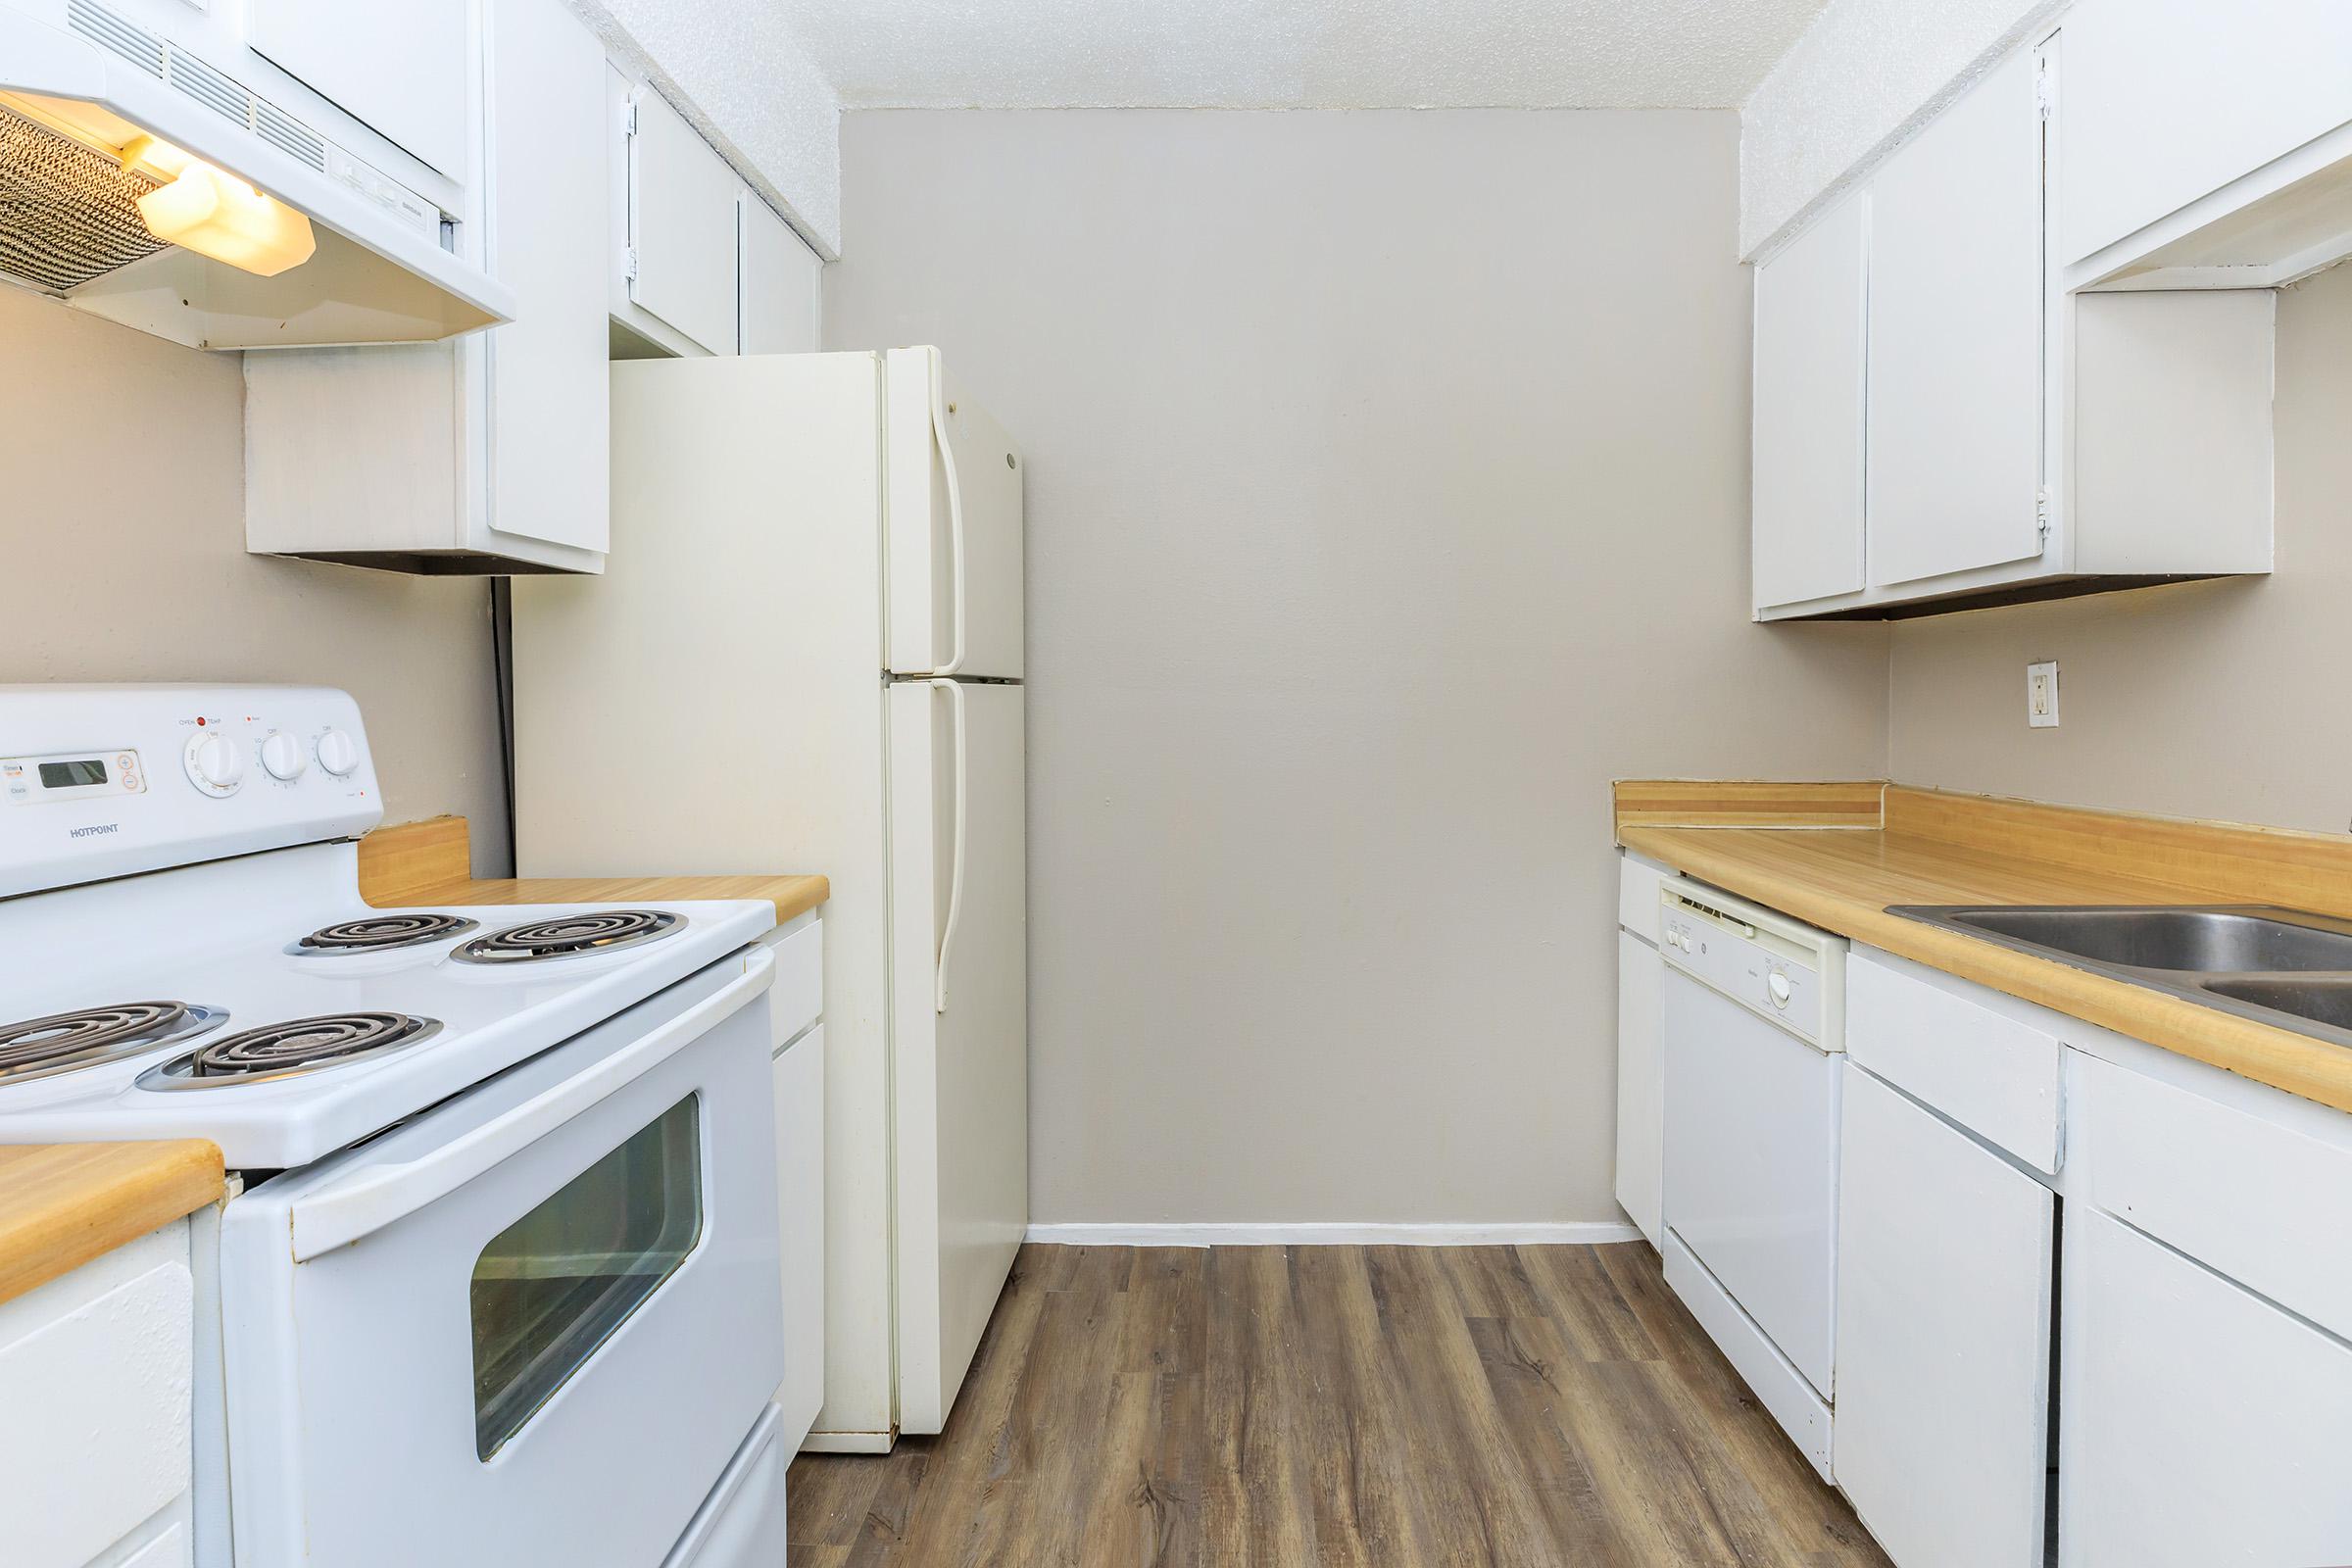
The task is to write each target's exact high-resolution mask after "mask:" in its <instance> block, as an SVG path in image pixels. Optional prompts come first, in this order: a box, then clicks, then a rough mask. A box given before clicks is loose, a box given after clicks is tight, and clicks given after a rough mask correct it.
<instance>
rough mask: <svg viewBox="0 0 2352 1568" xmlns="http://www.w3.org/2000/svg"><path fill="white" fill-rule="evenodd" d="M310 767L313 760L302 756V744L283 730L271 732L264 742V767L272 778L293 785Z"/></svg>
mask: <svg viewBox="0 0 2352 1568" xmlns="http://www.w3.org/2000/svg"><path fill="white" fill-rule="evenodd" d="M310 765H311V760H310V759H309V758H307V757H305V756H303V755H302V743H301V742H300V741H297V740H296V739H295V738H294V737H293V736H291V735H288V734H287V733H286V732H285V731H283V730H275V729H273V730H271V731H270V734H269V737H268V738H267V739H265V740H264V741H263V742H262V766H263V767H265V768H267V769H269V771H270V777H271V778H274V779H279V780H282V781H285V782H288V783H291V782H292V781H293V780H295V779H298V778H300V777H302V770H303V769H304V768H306V767H308V766H310Z"/></svg>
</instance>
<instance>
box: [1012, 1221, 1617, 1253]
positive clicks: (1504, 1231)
mask: <svg viewBox="0 0 2352 1568" xmlns="http://www.w3.org/2000/svg"><path fill="white" fill-rule="evenodd" d="M1641 1239H1642V1233H1641V1232H1640V1231H1639V1230H1636V1229H1635V1228H1634V1227H1633V1226H1631V1225H1626V1224H1621V1223H1619V1222H1617V1221H1614V1220H1568V1221H1558V1222H1554V1221H1546V1220H1530V1221H1527V1222H1524V1223H1520V1224H1505V1225H1377V1224H1374V1225H1358V1224H1350V1223H1346V1222H1340V1223H1330V1222H1321V1221H1317V1222H1309V1223H1303V1224H1287V1223H1273V1224H1254V1223H1252V1224H1239V1225H1226V1224H1214V1223H1210V1224H1173V1225H1095V1224H1077V1225H1032V1226H1030V1227H1029V1240H1031V1241H1033V1242H1044V1243H1048V1244H1050V1245H1053V1246H1056V1247H1596V1246H1600V1245H1602V1244H1604V1243H1611V1242H1638V1241H1640V1240H1641Z"/></svg>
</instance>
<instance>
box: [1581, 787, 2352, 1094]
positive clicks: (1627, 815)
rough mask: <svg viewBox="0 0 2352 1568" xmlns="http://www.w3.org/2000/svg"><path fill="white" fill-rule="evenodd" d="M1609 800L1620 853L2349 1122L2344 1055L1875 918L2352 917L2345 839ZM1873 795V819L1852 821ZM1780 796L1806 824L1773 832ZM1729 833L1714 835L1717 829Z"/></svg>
mask: <svg viewBox="0 0 2352 1568" xmlns="http://www.w3.org/2000/svg"><path fill="white" fill-rule="evenodd" d="M1791 788H1792V787H1791V786H1786V785H1775V786H1762V785H1745V784H1731V785H1723V786H1704V785H1691V784H1673V785H1662V784H1652V783H1633V784H1623V785H1620V786H1618V816H1617V820H1618V828H1617V838H1618V842H1619V843H1621V844H1623V845H1624V846H1625V847H1626V848H1628V849H1631V850H1634V851H1636V852H1638V853H1640V854H1642V855H1645V856H1648V857H1649V858H1651V859H1654V860H1659V861H1662V862H1664V863H1665V864H1667V865H1670V866H1672V867H1674V868H1675V869H1676V870H1678V871H1681V872H1683V873H1685V874H1686V875H1689V876H1691V877H1695V878H1697V879H1698V880H1699V881H1702V882H1707V883H1711V884H1713V885H1714V886H1716V887H1719V888H1722V889H1724V890H1725V891H1726V892H1729V893H1734V894H1737V895H1739V896H1740V897H1741V898H1746V899H1752V900H1754V901H1755V902H1756V903H1758V904H1762V905H1765V906H1768V907H1772V908H1775V909H1780V910H1782V911H1784V912H1786V913H1788V914H1790V915H1793V916H1794V917H1796V918H1797V919H1799V920H1803V921H1806V922H1808V923H1809V924H1813V925H1817V926H1820V927H1822V928H1824V929H1825V930H1829V931H1834V932H1837V933H1838V935H1840V936H1845V937H1850V938H1852V939H1853V940H1855V941H1857V942H1866V943H1868V944H1870V945H1871V946H1872V947H1875V948H1879V949H1882V950H1884V951H1886V952H1887V953H1892V954H1895V955H1897V956H1901V957H1905V958H1909V959H1912V960H1913V961H1915V962H1918V963H1924V964H1927V965H1929V966H1931V967H1933V968H1936V969H1940V970H1942V971H1944V972H1945V973H1947V974H1952V975H1957V976H1959V977H1960V978H1961V979H1964V980H1972V981H1975V982H1976V983H1978V984H1980V985H1985V986H1989V987H1991V988H1992V989H1994V990H1996V991H2002V992H2006V993H2008V994H2009V995H2010V996H2013V997H2019V998H2023V999H2024V1000H2025V1001H2028V1002H2032V1003H2036V1004H2038V1005H2042V1006H2045V1007H2049V1008H2051V1009H2053V1010H2055V1011H2058V1012H2062V1013H2065V1014H2067V1015H2069V1016H2070V1017H2076V1018H2081V1019H2082V1020H2084V1021H2085V1022H2088V1023H2093V1024H2097V1025H2099V1026H2100V1027H2102V1028H2105V1029H2112V1030H2114V1031H2115V1032H2116V1033H2118V1034H2124V1035H2130V1036H2131V1037H2133V1038H2134V1039H2138V1040H2144V1041H2147V1042H2148V1043H2149V1044H2151V1045H2155V1046H2161V1047H2163V1048H2164V1049H2166V1050H2168V1051H2172V1052H2177V1053H2179V1054H2181V1055H2184V1056H2190V1057H2193V1058H2195V1059H2196V1060H2198V1061H2203V1062H2208V1063H2211V1064H2212V1065H2214V1066H2216V1067H2222V1068H2226V1069H2228V1070H2229V1071H2230V1072H2234V1073H2238V1074H2241V1075H2242V1076H2244V1077H2247V1078H2251V1079H2254V1080H2256V1081H2257V1082H2260V1083H2265V1084H2269V1085H2271V1086H2273V1087H2275V1088H2278V1089H2283V1090H2286V1091H2288V1092H2289V1093H2291V1094H2296V1095H2300V1096H2302V1097H2303V1098H2305V1099H2307V1100H2316V1101H2318V1102H2320V1103H2322V1104H2326V1105H2331V1106H2333V1107H2335V1108H2336V1109H2338V1110H2347V1111H2352V1051H2348V1050H2346V1049H2344V1048H2343V1047H2340V1046H2334V1045H2329V1044H2327V1042H2325V1041H2320V1040H2314V1039H2311V1038H2309V1037H2307V1036H2304V1035H2299V1034H2295V1033H2292V1032H2290V1031H2288V1030H2285V1029H2277V1028H2273V1027H2271V1026H2269V1025H2267V1024H2262V1023H2257V1022H2255V1021H2253V1020H2251V1019H2247V1018H2240V1017H2237V1016H2235V1015H2233V1014H2230V1013H2226V1012H2222V1011H2220V1010H2218V1009H2215V1008H2212V1007H2205V1006H2200V1005H2197V1004H2195V1003H2192V1002H2187V1001H2183V1000H2181V999H2180V998H2176V997H2171V996H2167V995H2165V994H2163V993H2161V992H2156V991H2150V990H2147V989H2145V988H2144V987H2140V986H2134V985H2131V984H2128V983H2126V982H2124V981H2121V980H2113V979H2109V978H2107V977H2106V976H2104V975H2098V974H2092V973H2089V972H2088V971H2086V970H2082V969H2076V968H2071V967H2069V966H2067V965H2065V964H2062V963H2057V962H2053V961H2051V960H2049V959H2045V958H2037V957H2034V956H2031V955H2028V954H2023V953H2017V952H2014V951H2012V950H2010V949H2008V948H2003V947H1998V946H1996V945H1994V944H1993V943H1990V942H1985V941H1981V940H1979V939H1977V938H1974V937H1969V936H1964V935H1962V934H1960V933H1958V932H1955V931H1945V930H1941V929H1939V928H1937V927H1935V926H1929V925H1922V924H1920V923H1919V922H1917V921H1915V920H1908V919H1905V918H1903V917H1902V916H1900V915H1891V914H1888V913H1887V907H1889V906H1893V905H1906V904H2272V905H2278V906H2282V907H2288V908H2300V909H2309V910H2312V911H2314V912H2318V913H2326V914H2336V915H2352V839H2345V838H2341V837H2338V836H2336V835H2332V834H2320V833H2299V832H2290V831H2284V830H2279V829H2272V828H2255V827H2241V826H2235V825H2232V824H2227V823H2210V822H2180V821H2175V820H2172V819H2169V818H2159V817H2144V816H2133V815H2129V814H2126V813H2120V812H2105V811H2086V810H2079V809H2072V808H2065V807H2052V806H2039V805H2033V804H2030V803H2025V802H2017V801H2001V800H1994V799H1990V798H1988V797H1981V796H1962V795H1947V794H1943V793H1941V792H1938V791H1931V790H1914V789H1908V788H1905V787H1903V786H1900V785H1885V786H1881V785H1876V784H1872V785H1863V786H1856V785H1816V786H1796V787H1794V788H1796V789H1798V790H1801V791H1820V792H1824V793H1823V794H1822V795H1820V796H1818V797H1811V798H1808V797H1807V796H1805V795H1802V794H1799V795H1795V796H1790V795H1789V793H1788V792H1789V790H1790V789H1791ZM1857 789H1861V790H1867V791H1871V792H1875V793H1877V794H1878V795H1879V796H1880V798H1881V807H1880V811H1879V813H1878V815H1877V819H1876V820H1867V819H1865V818H1863V817H1861V816H1859V815H1858V814H1857V813H1856V812H1855V811H1853V810H1852V809H1851V801H1852V796H1853V792H1854V791H1856V790H1857ZM1776 798H1777V799H1779V800H1780V801H1781V802H1782V803H1783V804H1784V805H1785V806H1786V808H1787V809H1788V812H1789V816H1790V817H1809V818H1811V819H1812V822H1813V823H1818V822H1819V821H1820V820H1821V817H1822V814H1823V812H1822V808H1823V802H1824V801H1830V802H1834V803H1835V806H1834V809H1833V813H1832V814H1834V815H1836V817H1837V818H1838V820H1840V821H1844V822H1847V823H1852V824H1857V825H1846V826H1821V825H1810V824H1808V825H1804V826H1786V827H1783V826H1770V825H1764V824H1767V823H1769V822H1771V821H1772V820H1773V819H1774V818H1773V809H1774V808H1773V806H1772V805H1771V804H1770V803H1771V802H1772V801H1774V800H1775V799H1776ZM1719 822H1720V823H1736V824H1738V825H1720V826H1719V825H1713V824H1715V823H1719Z"/></svg>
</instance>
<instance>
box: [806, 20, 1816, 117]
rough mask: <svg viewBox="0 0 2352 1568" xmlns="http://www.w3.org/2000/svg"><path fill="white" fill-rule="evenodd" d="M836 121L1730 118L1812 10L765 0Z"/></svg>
mask: <svg viewBox="0 0 2352 1568" xmlns="http://www.w3.org/2000/svg"><path fill="white" fill-rule="evenodd" d="M767 3H769V4H772V5H775V6H777V7H778V8H780V9H781V10H782V11H783V12H784V14H785V17H786V19H787V20H786V25H787V26H788V27H789V28H790V29H791V30H792V32H793V33H794V34H795V35H796V36H797V37H798V38H799V39H800V40H801V42H802V44H803V46H804V48H805V50H806V51H807V53H808V54H809V58H810V59H811V60H812V61H813V62H814V64H815V65H816V67H817V69H818V70H819V71H820V72H822V73H824V75H825V76H826V77H827V78H828V79H829V80H830V81H831V82H832V83H833V85H834V87H835V88H836V89H837V90H838V91H839V92H840V94H841V98H842V102H843V104H844V105H845V106H846V107H850V108H884V107H893V108H915V107H919V108H992V109H1075V108H1105V107H1112V108H1191V107H1201V108H1228V109H1359V108H1452V107H1482V108H1483V107H1500V108H1544V109H1553V108H1557V109H1599V108H1678V109H1681V108H1700V109H1714V108H1730V107H1734V106H1737V105H1739V104H1740V103H1741V102H1743V101H1744V100H1745V99H1746V97H1747V94H1748V92H1749V91H1750V90H1751V89H1752V88H1754V86H1755V85H1756V83H1757V82H1758V81H1760V80H1762V79H1763V76H1764V73H1765V72H1766V71H1768V70H1769V69H1770V68H1771V66H1772V65H1773V63H1774V62H1775V61H1777V60H1778V59H1779V58H1780V57H1781V56H1782V55H1783V54H1784V53H1786V52H1787V51H1788V49H1789V45H1790V44H1792V43H1793V42H1795V40H1796V37H1797V35H1798V34H1799V33H1801V32H1802V31H1803V30H1804V28H1805V25H1807V24H1808V23H1810V22H1811V21H1812V20H1813V18H1814V16H1815V15H1816V14H1817V13H1818V12H1820V10H1821V9H1822V6H1823V4H1824V3H1825V0H767Z"/></svg>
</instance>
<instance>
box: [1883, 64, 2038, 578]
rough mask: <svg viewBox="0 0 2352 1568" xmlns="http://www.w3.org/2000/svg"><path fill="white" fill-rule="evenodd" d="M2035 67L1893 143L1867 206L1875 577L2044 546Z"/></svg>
mask: <svg viewBox="0 0 2352 1568" xmlns="http://www.w3.org/2000/svg"><path fill="white" fill-rule="evenodd" d="M2037 71H2038V62H2037V61H2036V60H2035V59H2034V55H2033V54H2032V53H2031V52H2028V53H2024V54H2020V55H2017V56H2015V57H2014V58H2012V59H2011V60H2010V61H2009V62H2008V63H2007V64H2005V65H2003V66H2001V67H2000V68H1998V69H1997V70H1995V71H1994V72H1993V73H1991V74H1990V75H1988V76H1986V77H1985V80H1983V81H1981V82H1979V83H1978V84H1977V85H1976V87H1975V88H1974V89H1972V90H1971V91H1970V92H1969V93H1968V95H1967V96H1966V97H1964V98H1962V99H1961V100H1960V101H1959V102H1958V103H1956V104H1954V105H1953V106H1952V107H1951V108H1950V109H1948V110H1946V111H1945V112H1944V113H1943V114H1942V115H1941V116H1939V117H1938V118H1937V119H1936V121H1935V122H1934V123H1931V124H1930V125H1929V126H1928V127H1927V129H1925V130H1923V131H1921V132H1920V134H1919V138H1918V139H1917V140H1916V141H1914V142H1912V143H1911V144H1910V145H1909V146H1907V147H1905V148H1903V149H1902V150H1901V151H1900V152H1898V153H1896V154H1895V155H1894V157H1893V158H1891V159H1890V160H1888V162H1887V167H1886V168H1885V169H1884V170H1883V171H1881V172H1880V174H1879V177H1878V179H1877V181H1876V182H1875V183H1874V185H1873V186H1872V192H1871V213H1870V356H1869V358H1870V394H1869V409H1870V412H1869V436H1868V441H1869V476H1868V481H1867V491H1868V501H1867V507H1868V513H1869V518H1870V577H1871V581H1872V582H1873V583H1874V584H1876V585H1879V586H1882V587H1885V586H1892V585H1895V584H1899V583H1911V582H1918V581H1920V580H1922V579H1924V578H1929V577H1939V576H1943V575H1946V574H1948V573H1951V572H1959V571H1968V570H1971V569H1973V568H1977V567H1984V566H1992V565H1998V564H2003V563H2006V562H2013V561H2026V560H2031V559H2033V558H2034V557H2036V556H2038V555H2039V554H2040V553H2041V522H2040V513H2039V507H2038V496H2039V492H2040V488H2041V406H2042V405H2041V396H2042V374H2041V334H2042V256H2041V253H2042V244H2041V139H2042V135H2041V113H2040V109H2039V106H2038V105H2037V103H2036V101H2035V92H2034V81H2035V76H2036V73H2037Z"/></svg>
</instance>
